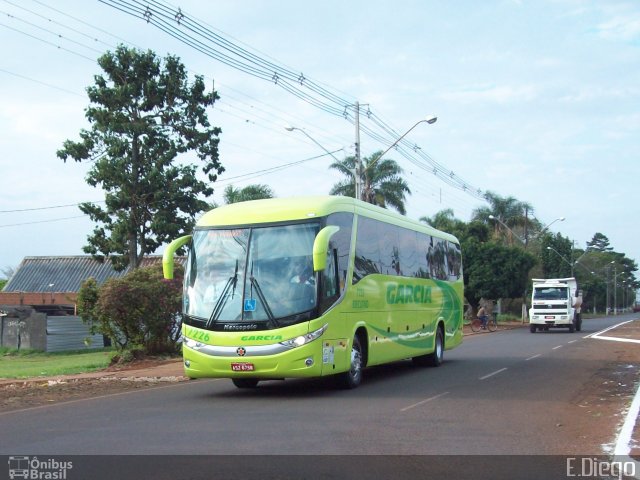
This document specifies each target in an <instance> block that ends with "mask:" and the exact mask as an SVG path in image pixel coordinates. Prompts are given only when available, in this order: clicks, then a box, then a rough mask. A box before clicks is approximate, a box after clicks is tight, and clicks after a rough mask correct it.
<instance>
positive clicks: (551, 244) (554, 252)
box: [540, 233, 577, 278]
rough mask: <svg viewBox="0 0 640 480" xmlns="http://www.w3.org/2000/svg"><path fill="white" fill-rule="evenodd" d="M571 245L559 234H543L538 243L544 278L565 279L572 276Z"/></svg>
mask: <svg viewBox="0 0 640 480" xmlns="http://www.w3.org/2000/svg"><path fill="white" fill-rule="evenodd" d="M576 258H577V257H576V255H575V253H574V250H573V243H572V242H571V240H569V239H568V238H566V237H563V236H562V235H561V234H560V233H557V234H555V235H551V234H545V235H543V237H542V239H541V241H540V262H541V265H542V272H543V277H544V278H566V277H570V276H571V275H573V274H574V272H573V268H572V264H573V263H575V259H576Z"/></svg>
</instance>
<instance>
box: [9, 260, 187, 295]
mask: <svg viewBox="0 0 640 480" xmlns="http://www.w3.org/2000/svg"><path fill="white" fill-rule="evenodd" d="M177 260H178V262H179V263H183V262H184V258H183V257H178V258H177ZM159 262H162V256H160V255H151V256H148V257H145V258H144V259H143V260H142V263H141V266H143V267H144V266H148V265H152V264H155V263H159ZM128 272H129V268H127V269H126V270H124V271H122V272H117V271H115V270H114V269H113V267H112V266H111V262H109V261H105V262H104V263H100V262H98V261H97V260H95V259H94V258H93V257H91V256H89V255H77V256H68V257H25V258H24V260H22V262H21V263H20V265H19V266H18V268H17V269H16V271H15V272H14V274H13V275H12V276H11V278H10V279H9V281H8V282H7V284H6V285H5V287H4V289H3V290H2V291H3V292H28V293H37V292H77V291H78V290H80V286H81V285H82V282H84V281H85V280H86V279H88V278H90V277H93V278H95V279H96V280H97V282H98V284H102V283H103V282H104V281H105V280H107V279H109V278H118V277H122V276H124V275H125V274H126V273H128Z"/></svg>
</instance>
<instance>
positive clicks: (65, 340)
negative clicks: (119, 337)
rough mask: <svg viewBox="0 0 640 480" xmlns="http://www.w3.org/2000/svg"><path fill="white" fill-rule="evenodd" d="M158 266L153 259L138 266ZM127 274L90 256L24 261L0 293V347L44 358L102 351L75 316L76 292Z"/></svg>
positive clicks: (158, 259) (101, 342) (100, 341)
mask: <svg viewBox="0 0 640 480" xmlns="http://www.w3.org/2000/svg"><path fill="white" fill-rule="evenodd" d="M180 260H181V261H182V262H183V261H184V259H180ZM161 261H162V257H161V256H160V255H151V256H148V257H145V258H144V259H143V260H142V264H141V266H148V265H153V264H157V263H160V262H161ZM129 271H130V269H129V268H127V269H125V270H123V271H121V272H118V271H116V270H114V268H113V267H112V265H111V263H110V262H109V261H105V262H99V261H98V260H96V259H94V258H93V257H91V256H89V255H77V256H64V257H25V258H24V260H22V262H21V263H20V265H19V266H18V268H17V269H16V271H15V272H14V274H13V275H12V276H11V278H10V279H9V281H8V282H7V284H6V285H5V287H4V289H3V290H2V291H1V292H0V347H3V346H4V347H10V348H18V349H19V348H30V349H34V350H45V351H47V352H52V351H62V350H80V349H83V348H101V347H103V346H104V339H103V338H102V336H99V335H93V336H92V335H90V333H89V328H88V326H87V325H85V324H84V323H83V322H82V319H81V318H80V317H79V316H78V311H77V299H78V292H79V291H80V287H81V286H82V283H83V282H84V281H85V280H87V279H89V278H91V277H93V278H95V279H96V281H97V282H98V285H101V284H103V283H104V282H105V281H106V280H107V279H109V278H120V277H123V276H124V275H126V274H127V273H128V272H129Z"/></svg>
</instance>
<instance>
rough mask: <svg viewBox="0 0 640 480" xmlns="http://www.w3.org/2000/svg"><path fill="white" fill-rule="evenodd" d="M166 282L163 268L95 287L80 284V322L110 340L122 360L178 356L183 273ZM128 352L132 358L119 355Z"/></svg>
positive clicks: (141, 270)
mask: <svg viewBox="0 0 640 480" xmlns="http://www.w3.org/2000/svg"><path fill="white" fill-rule="evenodd" d="M176 270H177V271H176V272H175V273H176V275H175V278H174V279H173V280H165V279H164V278H163V276H162V267H161V266H160V265H154V266H151V267H144V268H138V269H136V270H133V271H132V272H130V273H128V274H127V275H125V276H124V277H122V278H112V279H109V280H107V281H106V282H105V283H104V284H103V285H102V286H101V287H98V285H97V283H96V281H95V279H92V278H91V279H89V280H87V281H86V282H84V283H83V285H82V287H81V288H80V292H79V295H78V309H79V311H80V315H81V316H82V319H83V320H84V321H85V322H86V323H89V324H90V325H91V329H92V333H101V334H103V335H105V336H107V337H109V338H110V339H111V341H112V342H113V344H114V345H115V346H116V348H117V350H118V352H119V353H120V356H121V357H122V358H129V357H137V356H139V351H142V352H143V353H144V354H145V355H155V354H165V353H177V352H178V350H179V348H178V339H179V338H180V327H181V323H182V316H181V307H182V270H181V269H179V268H178V269H176ZM125 351H130V352H129V353H131V355H129V354H126V355H123V352H125Z"/></svg>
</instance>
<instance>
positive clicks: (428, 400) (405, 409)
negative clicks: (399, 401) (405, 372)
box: [400, 392, 449, 412]
mask: <svg viewBox="0 0 640 480" xmlns="http://www.w3.org/2000/svg"><path fill="white" fill-rule="evenodd" d="M445 395H449V392H444V393H441V394H439V395H435V396H433V397H429V398H427V399H426V400H422V401H421V402H418V403H414V404H413V405H409V406H408V407H404V408H401V409H400V411H401V412H406V411H407V410H410V409H412V408H414V407H419V406H420V405H424V404H425V403H427V402H431V401H432V400H436V399H437V398H440V397H444V396H445Z"/></svg>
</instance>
